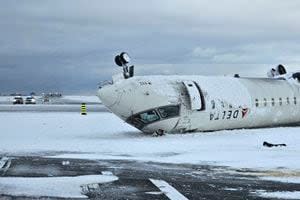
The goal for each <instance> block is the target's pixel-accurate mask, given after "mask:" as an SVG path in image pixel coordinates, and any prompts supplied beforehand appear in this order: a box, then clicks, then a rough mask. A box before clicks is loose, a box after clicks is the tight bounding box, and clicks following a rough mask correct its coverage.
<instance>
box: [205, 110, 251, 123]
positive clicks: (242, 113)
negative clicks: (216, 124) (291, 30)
mask: <svg viewBox="0 0 300 200" xmlns="http://www.w3.org/2000/svg"><path fill="white" fill-rule="evenodd" d="M248 112H249V109H248V108H242V109H236V110H224V111H222V112H220V111H219V112H218V111H216V112H211V113H210V115H209V119H210V121H212V120H230V119H238V118H242V119H243V118H245V117H246V116H247V114H248Z"/></svg>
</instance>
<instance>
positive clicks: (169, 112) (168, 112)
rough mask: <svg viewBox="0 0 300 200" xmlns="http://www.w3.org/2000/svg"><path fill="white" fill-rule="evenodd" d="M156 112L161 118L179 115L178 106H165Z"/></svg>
mask: <svg viewBox="0 0 300 200" xmlns="http://www.w3.org/2000/svg"><path fill="white" fill-rule="evenodd" d="M158 112H159V114H160V116H161V117H162V118H169V117H175V116H178V115H179V106H166V107H161V108H158Z"/></svg>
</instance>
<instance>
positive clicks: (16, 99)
mask: <svg viewBox="0 0 300 200" xmlns="http://www.w3.org/2000/svg"><path fill="white" fill-rule="evenodd" d="M23 103H24V101H23V98H22V97H21V96H16V97H14V99H13V104H23Z"/></svg>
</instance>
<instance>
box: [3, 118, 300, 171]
mask: <svg viewBox="0 0 300 200" xmlns="http://www.w3.org/2000/svg"><path fill="white" fill-rule="evenodd" d="M0 126H1V131H0V137H1V141H0V153H2V154H4V153H5V154H36V153H39V152H40V153H45V152H57V155H56V156H57V157H69V158H71V157H72V158H91V159H134V160H143V161H157V162H169V163H195V164H213V165H225V166H231V167H243V168H260V169H278V168H281V169H282V168H283V169H287V170H294V171H296V175H297V174H298V176H299V171H298V170H300V159H299V155H300V145H299V144H300V134H299V132H300V127H288V128H268V129H248V130H231V131H218V132H209V133H192V134H174V135H166V136H163V137H152V136H150V135H145V134H143V133H141V132H139V131H138V130H136V129H135V128H133V127H131V126H129V125H128V124H126V123H124V122H123V121H121V120H120V119H119V118H117V117H116V116H114V115H113V114H111V113H106V112H104V113H88V115H87V116H81V115H80V114H79V113H67V112H62V113H22V114H20V113H10V112H7V113H6V112H2V113H1V115H0ZM264 141H268V142H271V143H286V144H287V147H277V148H266V147H263V146H262V143H263V142H264ZM59 152H72V153H63V154H62V153H59Z"/></svg>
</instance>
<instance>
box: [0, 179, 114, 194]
mask: <svg viewBox="0 0 300 200" xmlns="http://www.w3.org/2000/svg"><path fill="white" fill-rule="evenodd" d="M115 180H118V177H116V176H113V175H85V176H76V177H50V178H49V177H32V178H28V177H24V178H23V177H1V178H0V191H1V194H6V195H11V194H13V195H17V196H35V197H39V196H45V195H47V196H48V197H65V198H86V197H87V196H85V195H83V194H82V190H81V187H83V186H84V185H85V184H91V183H107V182H112V181H115Z"/></svg>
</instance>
